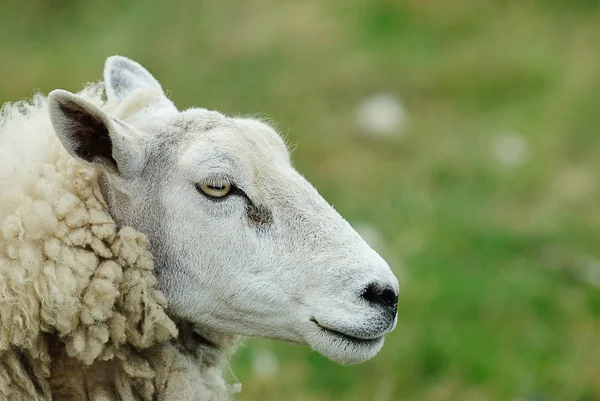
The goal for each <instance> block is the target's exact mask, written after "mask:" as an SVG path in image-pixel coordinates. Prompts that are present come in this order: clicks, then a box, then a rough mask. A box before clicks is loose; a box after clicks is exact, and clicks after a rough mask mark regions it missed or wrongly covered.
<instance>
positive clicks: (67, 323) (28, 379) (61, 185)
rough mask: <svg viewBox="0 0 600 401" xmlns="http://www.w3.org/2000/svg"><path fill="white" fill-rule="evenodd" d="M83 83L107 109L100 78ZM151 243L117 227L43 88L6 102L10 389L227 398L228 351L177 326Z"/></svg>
mask: <svg viewBox="0 0 600 401" xmlns="http://www.w3.org/2000/svg"><path fill="white" fill-rule="evenodd" d="M79 95H80V96H82V97H84V98H85V99H87V100H89V101H91V102H92V103H94V104H96V105H97V106H99V107H103V108H104V109H105V110H107V109H110V105H104V104H103V102H102V89H101V87H100V86H98V85H92V86H89V87H88V88H86V89H84V90H83V91H82V92H80V93H79ZM107 111H108V110H107ZM147 245H148V244H147V241H146V238H145V236H144V235H143V234H141V233H139V232H137V231H135V230H134V229H132V228H122V229H120V230H119V229H117V226H116V224H115V222H114V220H113V219H112V218H111V216H110V214H109V213H108V210H107V206H106V204H105V202H104V200H103V198H102V194H101V192H100V189H99V186H98V176H97V173H96V172H95V170H94V169H92V168H90V167H87V166H85V165H83V164H81V163H79V162H77V161H75V160H74V159H73V158H72V157H70V156H69V155H68V153H67V152H66V151H65V150H64V148H63V147H62V145H61V144H60V142H59V141H58V139H57V138H56V135H55V134H54V131H53V129H52V126H51V124H50V121H49V118H48V112H47V105H46V99H45V98H44V97H42V96H40V95H37V96H36V97H34V99H33V101H32V102H31V103H17V104H12V105H5V106H4V107H3V109H2V114H1V115H0V398H1V399H8V400H51V399H60V400H113V399H119V400H155V399H168V400H179V399H182V400H183V399H186V400H187V399H215V400H217V399H227V398H228V397H227V390H226V384H225V382H224V380H223V379H222V370H223V367H222V365H223V358H222V357H221V355H220V354H219V353H217V352H216V351H214V350H213V351H208V352H207V351H206V350H205V349H203V348H202V347H201V346H198V345H194V344H192V345H190V344H189V343H185V341H183V340H181V338H183V337H185V336H183V335H181V336H179V337H178V329H177V325H176V324H175V322H174V321H173V320H171V318H169V316H168V315H167V313H166V311H165V307H166V301H165V298H164V296H163V295H162V294H161V293H160V292H159V291H158V290H156V289H155V285H156V278H155V276H154V274H153V269H154V265H153V260H152V256H151V255H150V253H149V252H148V249H147ZM182 334H183V333H182ZM211 352H212V353H213V354H214V355H210V354H211Z"/></svg>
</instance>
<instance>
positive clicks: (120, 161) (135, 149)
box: [48, 90, 144, 176]
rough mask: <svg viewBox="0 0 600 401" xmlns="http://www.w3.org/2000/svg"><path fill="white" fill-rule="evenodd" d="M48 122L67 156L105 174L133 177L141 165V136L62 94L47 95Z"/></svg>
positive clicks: (59, 91)
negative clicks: (67, 153)
mask: <svg viewBox="0 0 600 401" xmlns="http://www.w3.org/2000/svg"><path fill="white" fill-rule="evenodd" d="M48 108H49V113H50V120H51V121H52V125H53V127H54V130H55V131H56V135H57V136H58V138H59V139H60V141H61V142H62V144H63V146H64V147H65V149H66V150H67V151H68V152H69V154H70V155H71V156H73V157H74V158H76V159H78V160H79V161H81V162H83V163H85V164H88V165H91V166H93V167H96V168H99V169H101V170H104V171H106V172H108V173H114V174H119V175H122V176H127V175H133V174H135V173H136V172H138V171H139V170H141V168H142V167H143V164H144V151H143V143H142V137H141V135H139V134H137V132H136V131H135V130H134V129H133V128H131V127H129V126H128V125H127V124H125V123H124V122H122V121H119V120H117V119H115V118H112V117H109V116H108V115H107V114H106V113H104V112H103V111H102V110H100V109H99V108H97V107H96V106H94V105H93V104H91V103H90V102H88V101H86V100H84V99H82V98H81V97H79V96H76V95H74V94H72V93H70V92H67V91H64V90H55V91H52V92H51V93H50V95H48Z"/></svg>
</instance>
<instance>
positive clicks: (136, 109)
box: [104, 56, 177, 118]
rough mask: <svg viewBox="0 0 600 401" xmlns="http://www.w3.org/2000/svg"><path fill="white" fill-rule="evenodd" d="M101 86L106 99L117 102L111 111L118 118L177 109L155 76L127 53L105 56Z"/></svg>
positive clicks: (167, 112)
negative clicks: (104, 91) (127, 55)
mask: <svg viewBox="0 0 600 401" xmlns="http://www.w3.org/2000/svg"><path fill="white" fill-rule="evenodd" d="M104 86H105V89H106V97H107V98H108V100H109V102H114V103H116V104H117V109H116V110H115V112H114V114H115V115H117V116H119V117H121V118H128V117H131V116H134V115H135V117H138V118H140V117H143V118H147V117H155V116H157V115H165V114H172V113H176V112H177V108H176V107H175V105H174V104H173V102H171V100H169V98H167V96H166V95H165V92H164V91H163V88H162V86H161V85H160V84H159V83H158V81H157V80H156V78H154V77H153V76H152V74H150V72H149V71H148V70H146V69H145V68H144V67H142V65H141V64H139V63H136V62H135V61H133V60H130V59H128V58H127V57H123V56H111V57H109V58H107V59H106V62H105V63H104Z"/></svg>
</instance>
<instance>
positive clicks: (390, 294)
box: [381, 288, 398, 308]
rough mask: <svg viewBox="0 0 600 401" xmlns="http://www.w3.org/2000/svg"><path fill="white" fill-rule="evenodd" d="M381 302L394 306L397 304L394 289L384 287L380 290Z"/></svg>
mask: <svg viewBox="0 0 600 401" xmlns="http://www.w3.org/2000/svg"><path fill="white" fill-rule="evenodd" d="M381 302H382V303H383V304H384V305H387V306H390V307H392V308H395V307H396V305H398V296H397V295H396V293H395V292H394V290H391V289H389V288H386V289H385V290H383V291H382V292H381Z"/></svg>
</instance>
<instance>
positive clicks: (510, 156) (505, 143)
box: [490, 132, 528, 167]
mask: <svg viewBox="0 0 600 401" xmlns="http://www.w3.org/2000/svg"><path fill="white" fill-rule="evenodd" d="M490 152H491V155H492V157H493V158H494V159H496V161H498V162H499V163H500V164H502V165H503V166H504V167H518V166H520V165H522V164H523V163H525V161H526V160H527V153H528V149H527V142H526V141H525V138H523V136H521V135H519V134H517V133H516V132H509V133H506V134H503V135H498V136H496V138H494V140H493V142H492V146H491V150H490Z"/></svg>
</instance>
